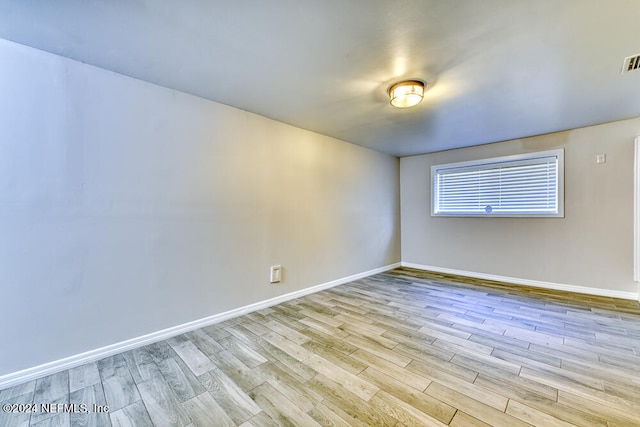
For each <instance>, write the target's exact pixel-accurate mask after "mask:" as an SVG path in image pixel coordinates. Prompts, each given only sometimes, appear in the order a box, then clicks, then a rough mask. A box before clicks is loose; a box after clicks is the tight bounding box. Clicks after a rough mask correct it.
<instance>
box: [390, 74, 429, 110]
mask: <svg viewBox="0 0 640 427" xmlns="http://www.w3.org/2000/svg"><path fill="white" fill-rule="evenodd" d="M423 96H424V83H423V82H421V81H419V80H406V81H403V82H398V83H396V84H394V85H393V86H391V87H390V88H389V97H390V98H391V105H393V106H394V107H397V108H408V107H413V106H414V105H418V104H419V103H420V101H422V97H423Z"/></svg>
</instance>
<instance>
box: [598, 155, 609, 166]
mask: <svg viewBox="0 0 640 427" xmlns="http://www.w3.org/2000/svg"><path fill="white" fill-rule="evenodd" d="M596 163H598V164H601V163H607V155H606V154H597V155H596Z"/></svg>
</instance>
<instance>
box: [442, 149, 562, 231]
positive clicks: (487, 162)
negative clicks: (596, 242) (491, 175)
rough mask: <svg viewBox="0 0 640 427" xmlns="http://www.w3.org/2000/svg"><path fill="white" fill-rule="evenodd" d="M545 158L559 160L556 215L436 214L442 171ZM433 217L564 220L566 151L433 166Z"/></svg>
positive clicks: (542, 152)
mask: <svg viewBox="0 0 640 427" xmlns="http://www.w3.org/2000/svg"><path fill="white" fill-rule="evenodd" d="M545 157H556V158H557V171H556V194H557V196H556V197H557V199H556V200H557V212H555V213H549V212H544V213H536V212H526V211H523V212H519V213H493V212H456V213H449V212H436V207H437V205H438V204H437V201H436V198H437V197H438V194H439V192H438V187H437V184H438V180H437V175H436V174H438V173H439V172H440V171H443V170H449V169H458V168H469V167H473V166H477V167H478V168H479V169H480V168H482V167H484V166H487V165H490V164H495V163H506V162H522V161H527V160H532V161H534V160H536V159H540V158H545ZM431 216H432V217H467V218H564V149H563V148H560V149H555V150H546V151H538V152H531V153H522V154H514V155H509V156H500V157H491V158H485V159H478V160H469V161H464V162H454V163H444V164H438V165H432V166H431Z"/></svg>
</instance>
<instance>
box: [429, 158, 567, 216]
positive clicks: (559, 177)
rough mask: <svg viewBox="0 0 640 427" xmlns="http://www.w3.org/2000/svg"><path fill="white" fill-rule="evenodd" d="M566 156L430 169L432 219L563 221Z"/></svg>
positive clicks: (470, 163)
mask: <svg viewBox="0 0 640 427" xmlns="http://www.w3.org/2000/svg"><path fill="white" fill-rule="evenodd" d="M563 156H564V150H552V151H543V152H538V153H528V154H521V155H515V156H505V157H496V158H492V159H484V160H478V161H471V162H462V163H449V164H446V165H435V166H432V167H431V176H432V180H433V182H432V184H433V204H432V212H431V214H432V215H433V216H494V217H495V216H524V217H540V216H542V217H564V209H563V207H564V184H563V177H564V171H563V167H564V158H563Z"/></svg>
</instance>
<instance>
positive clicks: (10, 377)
mask: <svg viewBox="0 0 640 427" xmlns="http://www.w3.org/2000/svg"><path fill="white" fill-rule="evenodd" d="M400 266H401V263H399V262H397V263H395V264H390V265H386V266H384V267H380V268H376V269H373V270H369V271H365V272H363V273H358V274H354V275H352V276H348V277H343V278H341V279H337V280H332V281H330V282H326V283H322V284H320V285H316V286H311V287H310V288H305V289H301V290H299V291H295V292H291V293H288V294H285V295H280V296H278V297H275V298H271V299H268V300H265V301H260V302H257V303H254V304H249V305H246V306H244V307H240V308H236V309H234V310H230V311H225V312H224V313H219V314H214V315H213V316H209V317H205V318H204V319H199V320H194V321H193V322H188V323H185V324H182V325H178V326H174V327H171V328H167V329H163V330H161V331H157V332H152V333H150V334H146V335H143V336H140V337H137V338H132V339H129V340H126V341H122V342H118V343H115V344H111V345H108V346H105V347H101V348H97V349H94V350H90V351H87V352H84V353H81V354H76V355H73V356H69V357H65V358H63V359H59V360H55V361H53V362H49V363H44V364H42V365H38V366H34V367H32V368H27V369H24V370H21V371H17V372H12V373H9V374H6V375H2V376H0V390H1V389H4V388H8V387H11V386H14V385H18V384H22V383H25V382H27V381H31V380H34V379H37V378H42V377H45V376H47V375H51V374H55V373H57V372H61V371H65V370H67V369H71V368H74V367H76V366H80V365H84V364H86V363H91V362H95V361H97V360H100V359H103V358H105V357H109V356H113V355H114V354H118V353H122V352H125V351H128V350H132V349H134V348H138V347H142V346H145V345H148V344H152V343H154V342H158V341H162V340H165V339H167V338H171V337H174V336H176V335H180V334H183V333H185V332H189V331H193V330H195V329H199V328H203V327H205V326H209V325H213V324H215V323H219V322H222V321H224V320H228V319H231V318H234V317H238V316H242V315H243V314H247V313H251V312H253V311H257V310H262V309H264V308H267V307H271V306H273V305H276V304H280V303H281V302H285V301H289V300H292V299H295V298H299V297H302V296H305V295H309V294H312V293H315V292H319V291H322V290H324V289H329V288H332V287H334V286H338V285H342V284H344V283H348V282H352V281H354V280H357V279H361V278H363V277H368V276H372V275H374V274H378V273H383V272H385V271H389V270H392V269H394V268H397V267H400Z"/></svg>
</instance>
